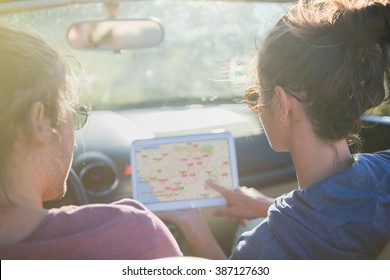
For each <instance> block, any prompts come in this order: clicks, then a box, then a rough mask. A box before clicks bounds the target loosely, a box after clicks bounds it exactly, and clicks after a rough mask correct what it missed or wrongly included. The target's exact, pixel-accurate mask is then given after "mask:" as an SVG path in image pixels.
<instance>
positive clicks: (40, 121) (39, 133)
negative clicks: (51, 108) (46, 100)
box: [30, 102, 53, 142]
mask: <svg viewBox="0 0 390 280" xmlns="http://www.w3.org/2000/svg"><path fill="white" fill-rule="evenodd" d="M30 120H31V125H32V131H33V133H34V138H35V140H37V141H39V142H46V141H48V140H50V139H51V137H52V135H53V128H52V125H51V121H50V120H49V118H48V117H47V116H46V110H45V106H44V105H43V104H42V103H41V102H36V103H34V104H33V105H32V106H31V109H30Z"/></svg>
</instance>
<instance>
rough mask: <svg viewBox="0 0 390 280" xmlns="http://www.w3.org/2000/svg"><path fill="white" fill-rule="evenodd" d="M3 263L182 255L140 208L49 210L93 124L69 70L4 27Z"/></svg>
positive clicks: (0, 52) (126, 203)
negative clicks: (78, 134)
mask: <svg viewBox="0 0 390 280" xmlns="http://www.w3.org/2000/svg"><path fill="white" fill-rule="evenodd" d="M0 67H1V69H2V71H1V72H0V97H1V98H0V99H1V102H0V111H1V114H0V135H1V137H0V225H1V226H0V258H1V259H154V258H161V257H168V256H181V255H182V254H181V252H180V250H179V247H178V245H177V243H176V241H175V240H174V238H173V236H172V235H171V233H170V232H169V230H168V229H167V228H166V226H165V225H164V224H163V223H162V222H161V221H160V220H159V219H158V218H157V217H156V216H154V215H153V214H152V213H151V212H150V211H148V210H146V209H145V208H144V206H142V205H140V204H139V203H137V202H135V201H133V200H130V199H124V200H121V201H118V202H116V203H113V204H108V205H98V204H95V205H86V206H80V207H76V206H66V207H62V208H60V209H51V210H45V209H43V207H42V202H43V201H46V200H53V199H58V198H61V197H62V196H63V195H64V193H65V191H66V185H65V181H66V178H67V176H68V173H69V169H70V166H71V161H72V157H73V151H74V149H75V140H74V130H75V129H80V128H81V127H82V126H83V125H84V124H85V122H86V121H87V117H88V111H87V108H86V107H83V106H79V105H77V99H76V95H75V89H74V87H73V82H72V78H71V71H70V69H69V66H68V65H67V64H66V63H65V61H64V59H63V58H62V57H60V55H59V54H58V53H57V52H56V51H55V50H54V49H53V48H52V47H51V46H49V45H48V44H47V43H46V42H45V41H44V40H43V39H42V38H40V37H39V36H36V35H33V34H30V33H27V32H24V31H21V30H17V29H14V28H10V27H6V26H3V25H0Z"/></svg>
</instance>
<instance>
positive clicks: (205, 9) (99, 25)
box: [0, 0, 390, 259]
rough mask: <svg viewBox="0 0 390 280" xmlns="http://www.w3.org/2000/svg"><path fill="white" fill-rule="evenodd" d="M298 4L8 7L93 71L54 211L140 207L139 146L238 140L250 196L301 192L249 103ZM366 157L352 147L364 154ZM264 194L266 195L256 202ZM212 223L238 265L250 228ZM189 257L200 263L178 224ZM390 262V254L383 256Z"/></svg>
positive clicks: (373, 114) (84, 80) (139, 2)
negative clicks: (258, 67) (135, 158)
mask: <svg viewBox="0 0 390 280" xmlns="http://www.w3.org/2000/svg"><path fill="white" fill-rule="evenodd" d="M291 5H293V2H292V1H276V0H273V1H272V0H268V1H260V0H259V1H253V0H248V1H244V0H242V1H238V0H221V1H217V0H215V1H209V0H207V1H195V0H192V1H191V0H174V1H171V0H159V1H143V0H132V1H125V0H115V1H110V0H65V1H64V0H53V1H41V0H36V1H25V0H22V1H7V2H2V3H1V4H0V20H1V22H7V23H10V24H14V25H16V26H22V27H25V28H26V29H27V30H35V31H38V32H39V33H40V34H43V36H45V37H46V38H48V39H49V40H50V41H51V42H52V43H53V45H55V46H58V47H59V49H60V50H61V51H62V52H63V53H68V54H70V55H71V56H73V57H75V58H76V59H77V60H78V61H79V62H80V64H81V65H83V68H82V69H80V70H79V71H78V72H77V76H78V77H79V79H80V86H79V87H80V88H79V92H80V98H81V100H82V101H83V103H84V104H86V105H88V106H89V107H90V108H91V117H90V120H89V122H88V123H87V125H86V126H85V127H84V128H83V129H82V130H80V131H77V132H76V138H77V149H76V150H75V153H74V161H73V165H72V170H71V173H70V175H69V178H68V192H67V194H66V195H65V196H64V197H63V198H62V199H61V200H58V201H50V202H46V203H45V207H46V208H51V207H61V206H62V205H69V204H75V205H83V204H88V203H111V202H114V201H116V200H119V199H122V198H131V197H132V183H131V178H132V171H131V158H130V149H131V146H132V143H133V142H134V141H136V140H139V139H152V138H156V137H164V136H179V135H191V134H199V133H210V132H220V131H227V132H229V133H230V134H231V135H232V136H233V138H234V143H235V150H236V157H237V167H238V177H239V185H240V186H247V187H249V188H252V189H254V190H256V191H259V192H261V193H264V194H266V195H268V196H272V197H277V196H280V195H283V194H285V193H288V192H290V191H292V190H294V189H295V188H297V182H296V175H295V170H294V166H293V163H292V160H291V157H290V155H289V153H277V152H274V151H273V150H272V149H271V147H270V145H269V143H268V140H267V137H266V135H265V133H264V131H263V130H262V128H261V124H260V122H259V120H258V118H257V116H256V114H255V113H253V112H252V111H251V110H250V109H249V108H248V106H247V105H246V103H245V94H244V89H245V88H246V87H247V86H249V85H250V84H251V82H252V81H253V76H252V75H251V67H252V65H253V60H254V54H255V53H256V49H257V47H258V44H259V43H260V42H261V37H262V36H263V34H265V32H266V31H267V28H268V27H270V26H272V24H274V23H275V22H276V21H277V20H278V19H279V18H280V16H281V15H282V14H283V12H284V11H286V10H287V9H288V8H289V7H291ZM389 115H390V106H388V105H387V106H380V107H379V108H376V109H375V110H372V111H370V112H367V114H366V115H365V116H364V117H363V119H362V124H363V129H362V130H361V132H360V137H361V150H362V151H363V152H376V151H380V150H384V149H389V148H390V117H389ZM355 148H356V146H354V147H351V149H355ZM254 195H256V192H254ZM212 210H213V208H203V209H201V212H202V214H203V216H204V217H205V219H206V220H207V223H208V224H209V226H210V228H211V230H212V232H213V234H214V236H215V238H216V240H217V241H218V243H219V244H220V245H221V247H222V248H223V250H224V251H225V253H226V254H227V255H230V253H231V250H232V247H233V246H234V240H236V238H237V231H238V230H239V227H240V226H239V224H238V223H237V222H236V221H232V222H228V221H227V220H226V219H224V218H219V217H215V216H213V215H212ZM167 226H168V228H169V229H170V230H171V231H172V233H173V235H174V237H175V238H176V240H177V241H178V243H179V245H180V247H181V249H182V251H183V253H184V255H186V256H192V255H193V252H192V251H191V249H190V248H189V246H188V244H187V243H186V241H185V239H184V237H183V236H182V234H181V232H180V231H179V230H178V228H176V227H175V226H174V225H172V224H167ZM378 258H382V259H390V243H389V244H388V246H387V247H386V249H384V251H383V252H382V254H381V255H380V256H378Z"/></svg>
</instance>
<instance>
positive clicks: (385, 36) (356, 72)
mask: <svg viewBox="0 0 390 280" xmlns="http://www.w3.org/2000/svg"><path fill="white" fill-rule="evenodd" d="M387 2H388V1H376V2H374V1H353V0H350V1H343V0H332V1H329V0H326V1H325V0H322V1H321V0H319V1H301V2H299V3H298V4H297V5H296V6H294V8H293V9H292V10H291V11H290V12H289V13H288V14H287V15H286V16H285V17H283V18H282V19H281V20H280V21H279V22H278V24H277V25H276V26H275V28H274V29H273V30H272V31H271V32H270V34H269V35H268V36H267V37H266V38H265V40H264V42H263V45H262V48H261V50H260V52H259V59H258V78H259V84H260V91H262V96H261V98H262V99H263V100H261V101H262V102H264V103H265V104H266V103H267V101H269V100H270V99H271V98H272V96H273V95H274V94H275V91H274V88H275V87H276V86H278V85H279V86H282V87H284V88H285V89H286V91H287V92H291V94H292V95H293V96H295V97H297V98H298V100H299V101H300V102H301V104H302V105H303V106H304V109H305V112H306V114H307V115H308V117H309V120H310V123H311V125H312V127H313V130H314V132H315V133H316V135H317V136H318V137H320V138H322V139H324V140H327V141H337V140H341V139H344V138H346V137H347V136H348V135H350V134H351V133H353V132H354V130H355V129H356V128H357V126H358V124H359V120H360V117H361V115H362V114H363V113H364V112H365V111H366V110H368V109H370V108H372V107H374V106H377V105H379V104H380V103H381V102H382V101H383V100H384V99H385V98H386V89H385V87H388V84H387V86H385V84H386V83H388V82H389V81H390V4H389V3H387ZM386 3H387V4H386ZM386 80H387V82H386Z"/></svg>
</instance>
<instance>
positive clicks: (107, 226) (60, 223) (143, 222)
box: [0, 199, 182, 260]
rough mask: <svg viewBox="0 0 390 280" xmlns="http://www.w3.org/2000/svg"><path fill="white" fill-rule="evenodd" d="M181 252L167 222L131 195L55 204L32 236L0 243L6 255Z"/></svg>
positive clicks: (158, 255) (154, 255) (115, 256)
mask: <svg viewBox="0 0 390 280" xmlns="http://www.w3.org/2000/svg"><path fill="white" fill-rule="evenodd" d="M181 255H182V253H181V251H180V249H179V246H178V245H177V243H176V241H175V239H174V237H173V236H172V234H171V232H170V231H169V230H168V228H167V227H166V226H165V224H164V223H163V222H161V221H160V220H159V219H158V218H157V217H156V216H155V215H154V214H153V213H151V212H150V211H149V210H147V209H146V208H145V207H144V206H143V205H142V204H140V203H138V202H136V201H134V200H131V199H123V200H120V201H118V202H115V203H112V204H90V205H85V206H64V207H61V208H59V209H51V210H49V214H48V215H47V216H46V217H45V219H44V220H43V221H42V222H41V223H40V225H39V226H38V227H37V228H36V229H35V230H34V231H33V232H32V233H31V234H30V235H29V236H28V237H27V238H26V239H24V240H23V241H21V242H19V243H17V244H13V245H9V246H4V247H0V259H85V260H90V259H105V260H107V259H114V260H123V259H128V260H130V259H141V260H146V259H156V258H163V257H172V256H181Z"/></svg>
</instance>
